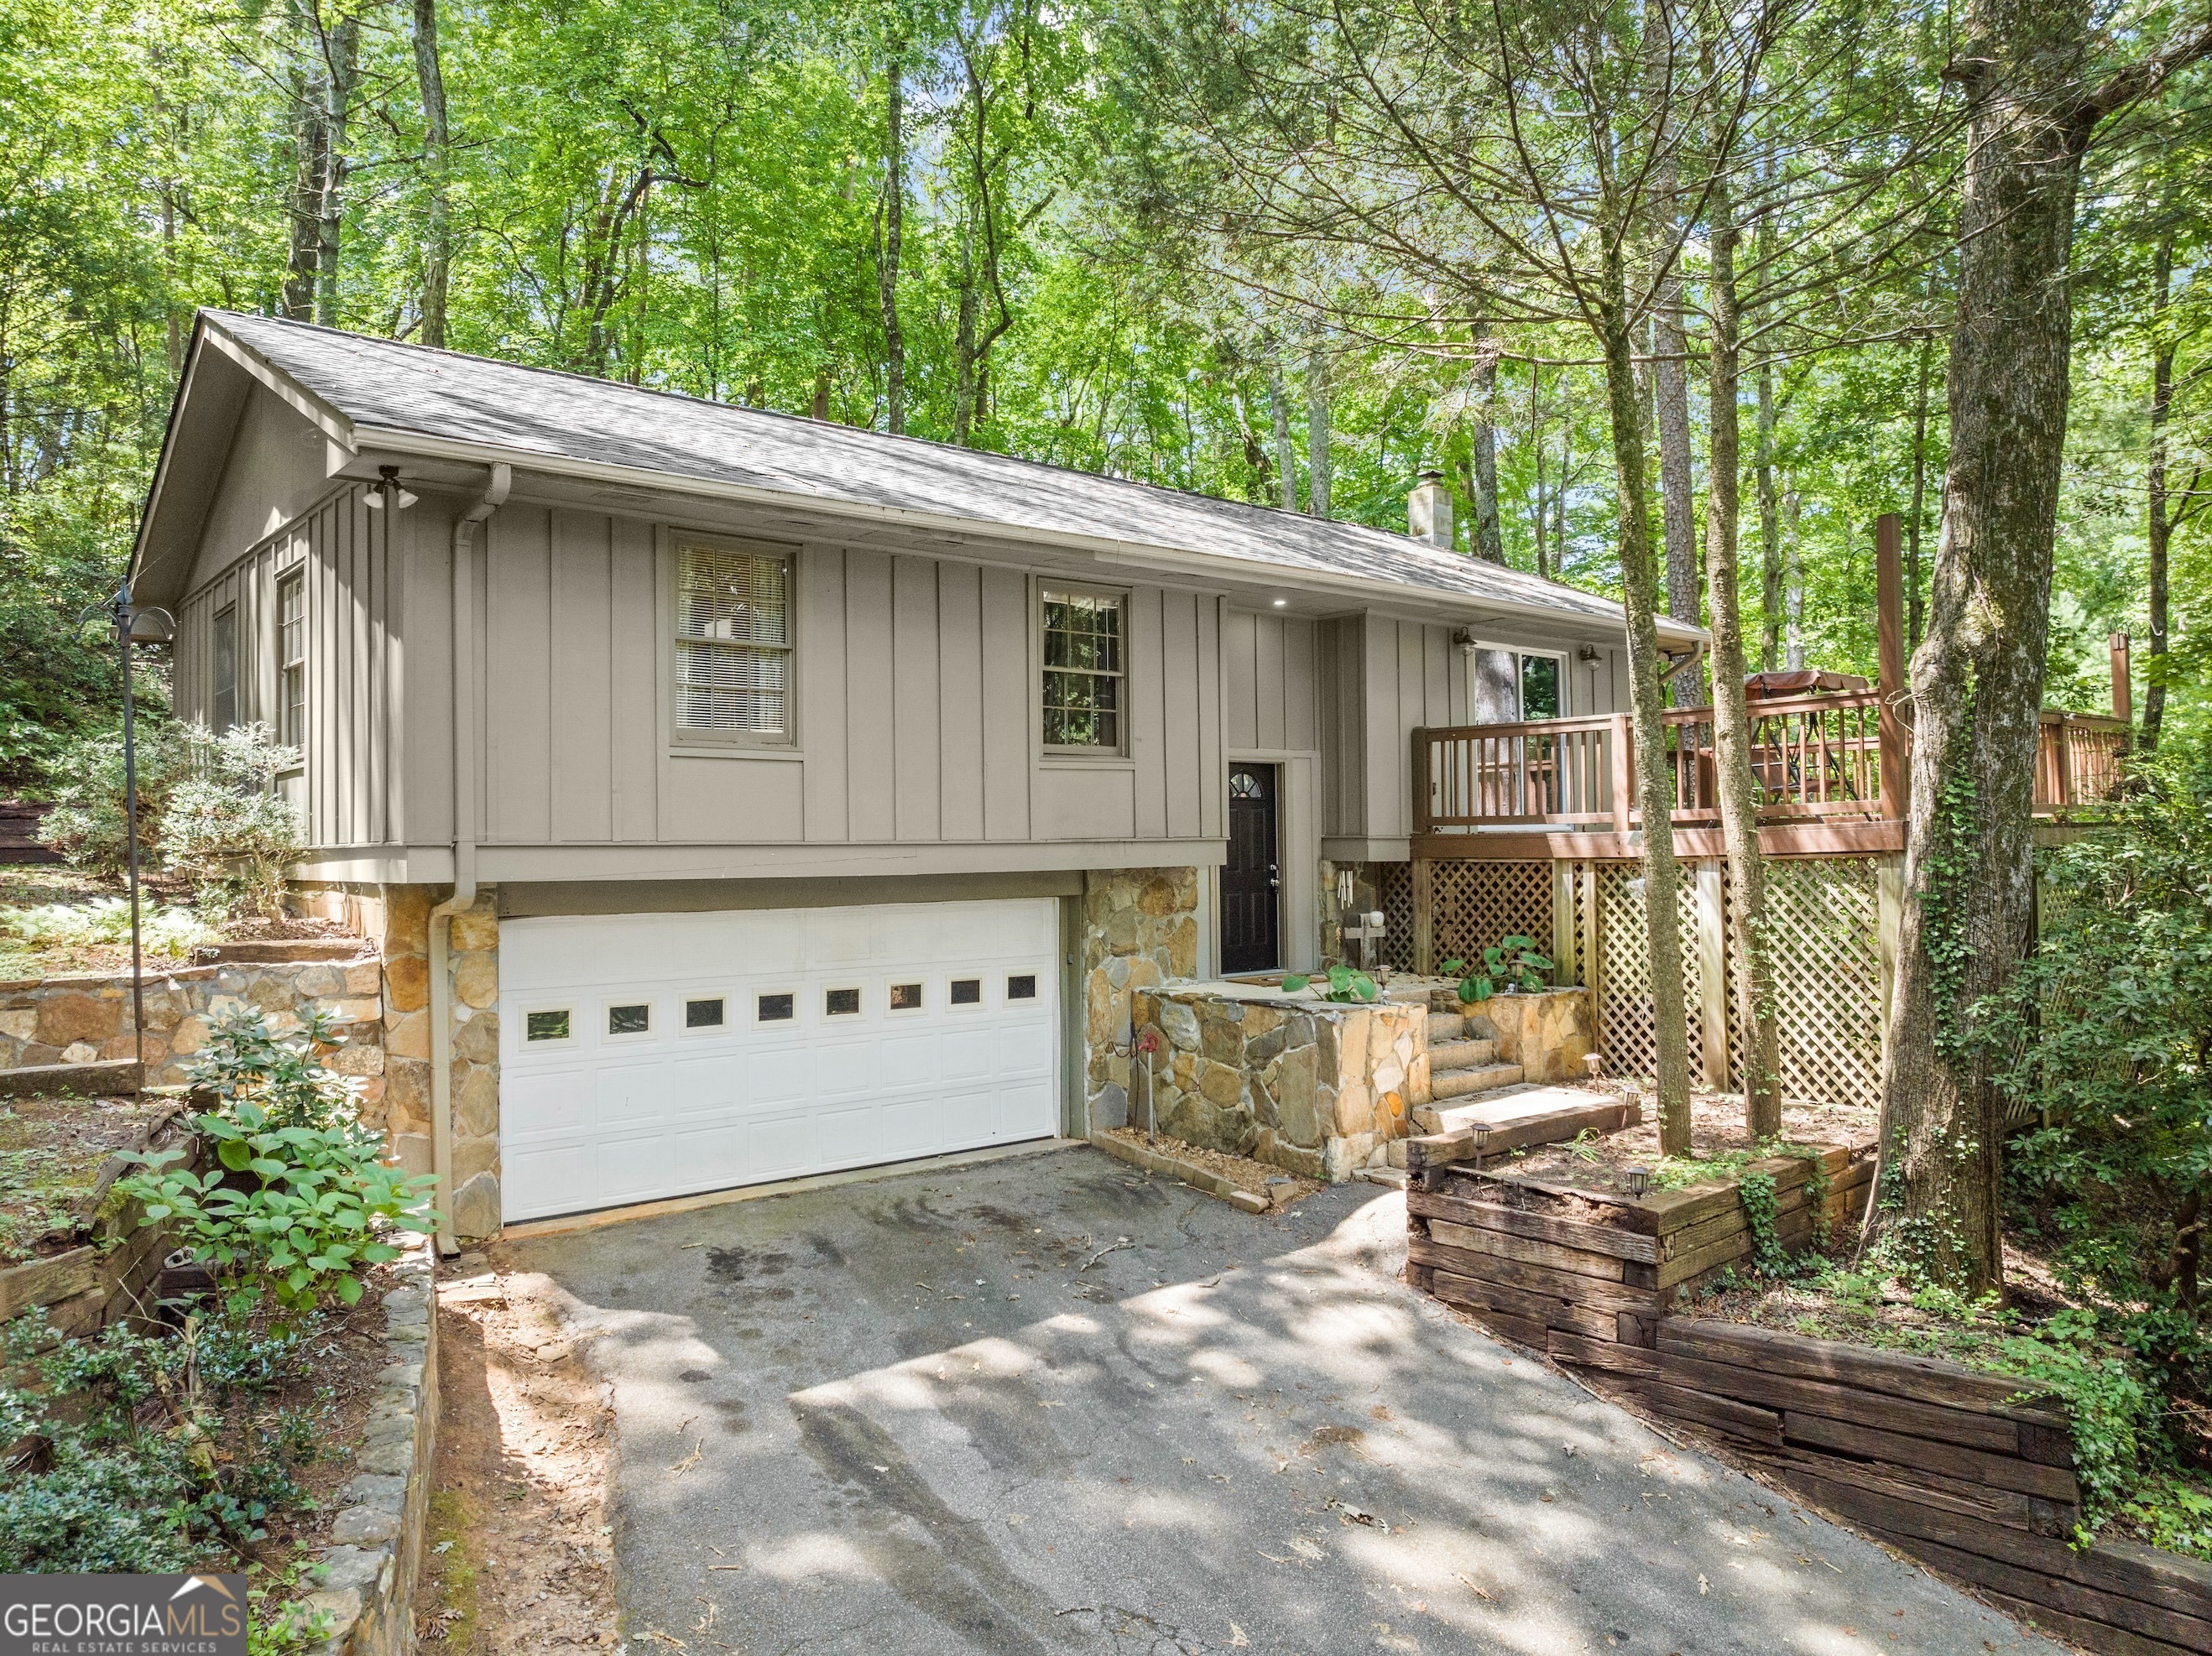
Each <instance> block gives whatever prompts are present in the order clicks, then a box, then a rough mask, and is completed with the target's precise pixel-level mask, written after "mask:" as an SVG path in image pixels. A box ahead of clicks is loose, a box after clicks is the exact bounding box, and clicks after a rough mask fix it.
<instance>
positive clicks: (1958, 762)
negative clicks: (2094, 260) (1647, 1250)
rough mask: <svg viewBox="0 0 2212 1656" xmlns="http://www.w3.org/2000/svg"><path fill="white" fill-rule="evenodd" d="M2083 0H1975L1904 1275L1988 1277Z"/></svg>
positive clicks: (1917, 742)
mask: <svg viewBox="0 0 2212 1656" xmlns="http://www.w3.org/2000/svg"><path fill="white" fill-rule="evenodd" d="M2087 32H2088V9H2087V5H2086V4H2085V3H2082V0H1970V3H1969V5H1968V7H1967V10H1966V19H1965V29H1964V34H1965V39H1963V40H1962V41H1961V43H1960V52H1959V55H1958V57H1957V58H1956V59H1955V60H1954V62H1955V63H1956V64H1958V65H1959V67H1958V68H1957V69H1956V70H1954V71H1953V72H1954V74H1956V75H1958V76H1960V78H1961V79H1963V81H1964V82H1965V85H1966V99H1967V120H1968V126H1967V131H1966V144H1965V149H1964V154H1965V156H1966V174H1965V181H1964V185H1963V189H1962V192H1961V197H1962V198H1961V202H1960V215H1959V226H1958V242H1959V298H1958V310H1957V319H1956V324H1955V327H1954V332H1953V334H1952V337H1951V355H1950V367H1949V387H1948V389H1949V401H1950V412H1951V452H1950V463H1949V468H1948V476H1947V479H1946V486H1945V490H1944V500H1943V532H1942V540H1941V541H1940V542H1939V543H1938V545H1937V547H1936V570H1935V583H1934V587H1933V590H1932V591H1931V592H1930V595H1929V616H1928V635H1927V637H1926V639H1925V640H1923V643H1922V644H1921V646H1920V648H1919V650H1918V651H1917V652H1916V654H1915V655H1914V658H1913V674H1912V701H1913V711H1914V721H1913V747H1912V811H1911V827H1910V829H1909V832H1908V836H1907V839H1906V842H1905V905H1904V916H1903V926H1902V929H1901V931H1900V934H1899V951H1898V972H1897V982H1896V989H1895V998H1894V1003H1893V1023H1892V1029H1891V1036H1890V1046H1889V1055H1888V1062H1887V1065H1886V1066H1885V1072H1884V1074H1883V1077H1882V1103H1881V1146H1882V1155H1883V1159H1884V1165H1883V1168H1882V1180H1881V1188H1880V1190H1879V1192H1878V1193H1877V1200H1876V1204H1875V1213H1874V1220H1875V1229H1876V1234H1877V1235H1878V1236H1879V1237H1880V1239H1881V1242H1882V1244H1883V1246H1884V1247H1885V1249H1886V1250H1887V1253H1888V1255H1889V1257H1890V1259H1892V1260H1893V1264H1894V1265H1895V1266H1896V1267H1897V1268H1898V1269H1900V1270H1903V1271H1908V1272H1917V1273H1921V1274H1923V1275H1924V1276H1925V1277H1927V1278H1928V1279H1929V1280H1931V1281H1934V1282H1937V1283H1942V1284H1944V1285H1946V1286H1948V1287H1950V1288H1953V1289H1957V1290H1958V1291H1960V1292H1961V1293H1965V1294H1968V1295H1980V1294H1982V1293H1984V1292H1987V1291H1989V1290H1990V1289H1995V1288H1997V1287H1998V1286H2000V1285H2001V1283H2002V1276H2003V1254H2002V1246H2001V1243H2000V1239H1999V1235H1998V1228H1997V1225H1998V1186H1997V1174H1998V1165H1999V1149H2000V1145H1999V1137H2000V1131H2001V1128H2002V1115H2001V1103H2000V1099H1999V1095H1998V1093H1997V1090H1996V1087H1995V1086H1994V1085H1993V1084H1992V1083H1991V1080H1990V1069H1991V1066H1992V1063H1993V1062H1994V1061H1995V1060H1996V1054H1994V1053H1992V1052H1990V1050H1989V1049H1988V1046H1987V1044H1986V1042H1985V1041H1984V1040H1980V1039H1978V1037H1977V1031H1976V1027H1975V1017H1976V1007H1977V1004H1978V1003H1979V1002H1980V1001H1982V1000H1983V999H1984V997H1987V996H1990V995H1993V994H1996V993H1998V992H2002V991H2003V990H2004V989H2006V988H2007V987H2008V986H2009V985H2010V983H2011V981H2012V979H2013V974H2014V972H2015V968H2017V966H2018V964H2019V962H2020V961H2021V957H2022V956H2023V955H2026V953H2027V949H2028V948H2029V945H2030V943H2031V941H2032V936H2031V930H2030V928H2031V925H2032V920H2033V910H2032V908H2031V907H2030V901H2031V897H2032V894H2033V883H2034V864H2033V850H2034V839H2033V799H2034V777H2035V750H2036V734H2037V731H2036V727H2037V716H2038V713H2039V709H2040V707H2041V706H2042V701H2043V668H2044V650H2045V642H2046V637H2047V634H2048V630H2049V623H2050V604H2051V550H2052V544H2053V541H2054V538H2055V537H2056V532H2057V509H2058V485H2059V476H2060V468H2061V464H2062V461H2063V451H2064V447H2065V440H2066V405H2067V397H2068V392H2069V375H2068V345H2069V338H2070V334H2071V329H2072V313H2071V306H2070V302H2069V293H2068V286H2067V264H2068V257H2069V250H2070V246H2071V243H2072V239H2073V228H2074V207H2075V188H2076V185H2077V183H2078V180H2079V178H2080V174H2081V157H2082V154H2083V151H2084V150H2085V149H2086V148H2087V136H2088V130H2089V129H2090V127H2091V126H2092V125H2093V122H2092V121H2090V120H2087V119H2085V118H2082V117H2081V115H2080V114H2079V113H2078V108H2079V105H2078V102H2077V100H2079V99H2080V98H2081V81H2080V77H2081V72H2082V67H2083V59H2084V58H2085V56H2086V49H2087Z"/></svg>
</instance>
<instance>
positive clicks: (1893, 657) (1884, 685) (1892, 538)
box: [1874, 512, 1911, 822]
mask: <svg viewBox="0 0 2212 1656" xmlns="http://www.w3.org/2000/svg"><path fill="white" fill-rule="evenodd" d="M1874 590H1875V646H1876V650H1877V655H1878V661H1879V664H1880V669H1881V677H1880V680H1879V682H1878V688H1879V692H1880V696H1881V701H1880V705H1879V707H1877V709H1876V715H1875V716H1876V725H1875V731H1876V739H1877V741H1878V742H1879V743H1880V746H1881V814H1882V815H1883V816H1885V817H1889V818H1892V819H1894V820H1896V821H1899V822H1901V821H1903V820H1905V817H1906V816H1909V815H1910V814H1911V812H1910V810H1909V804H1910V801H1909V798H1908V795H1907V792H1906V789H1907V784H1906V781H1905V777H1906V774H1907V770H1906V764H1905V756H1906V751H1907V749H1906V746H1905V743H1906V740H1907V738H1906V735H1905V706H1904V699H1905V688H1906V687H1905V567H1904V557H1903V548H1902V545H1901V543H1900V537H1899V529H1898V523H1897V513H1894V512H1885V513H1882V514H1881V516H1880V517H1879V518H1876V519H1875V520H1874Z"/></svg>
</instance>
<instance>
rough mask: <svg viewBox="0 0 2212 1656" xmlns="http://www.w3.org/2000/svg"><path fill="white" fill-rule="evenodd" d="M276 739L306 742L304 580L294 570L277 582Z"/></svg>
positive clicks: (294, 743)
mask: <svg viewBox="0 0 2212 1656" xmlns="http://www.w3.org/2000/svg"><path fill="white" fill-rule="evenodd" d="M276 661H277V676H276V690H277V695H276V739H277V740H278V741H279V742H281V743H283V744H284V745H285V746H286V747H288V748H304V747H305V746H306V745H307V580H306V579H305V577H304V574H303V573H302V572H301V571H299V570H295V571H293V573H290V574H289V575H287V576H285V577H284V578H283V579H282V580H280V581H278V582H277V583H276Z"/></svg>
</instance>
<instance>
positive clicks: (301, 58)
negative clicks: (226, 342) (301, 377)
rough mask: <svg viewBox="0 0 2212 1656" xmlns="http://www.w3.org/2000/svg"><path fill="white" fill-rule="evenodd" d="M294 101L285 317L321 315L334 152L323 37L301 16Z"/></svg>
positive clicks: (298, 318)
mask: <svg viewBox="0 0 2212 1656" xmlns="http://www.w3.org/2000/svg"><path fill="white" fill-rule="evenodd" d="M293 27H294V29H295V31H296V33H295V39H294V45H293V51H294V57H293V68H292V73H291V82H290V91H291V97H292V199H291V202H290V209H291V211H290V217H291V226H290V234H291V249H290V256H289V258H287V260H286V262H285V267H284V293H283V306H284V314H285V315H286V316H288V317H289V318H292V319H293V320H294V321H295V322H306V321H309V320H311V319H313V316H314V314H315V262H316V258H317V256H318V254H319V252H320V250H321V246H322V223H323V173H324V168H325V165H326V162H327V157H328V155H329V152H330V131H329V129H328V127H327V126H326V125H325V103H324V92H323V75H322V63H323V52H322V45H321V37H320V35H319V33H318V32H317V30H316V27H315V24H314V21H313V19H312V18H311V17H308V16H307V15H302V14H300V13H298V12H296V11H295V15H294V17H293Z"/></svg>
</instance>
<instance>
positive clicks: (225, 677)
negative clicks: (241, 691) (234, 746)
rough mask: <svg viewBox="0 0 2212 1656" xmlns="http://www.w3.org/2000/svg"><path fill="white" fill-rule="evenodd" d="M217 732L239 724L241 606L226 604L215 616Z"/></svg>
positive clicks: (215, 718) (218, 734)
mask: <svg viewBox="0 0 2212 1656" xmlns="http://www.w3.org/2000/svg"><path fill="white" fill-rule="evenodd" d="M212 711H213V713H214V719H213V723H214V725H215V733H216V735H217V736H221V735H222V733H223V732H224V731H228V729H229V728H230V727H231V726H232V725H235V724H237V723H238V606H237V605H236V604H224V605H223V606H222V610H219V611H217V612H216V618H215V707H214V708H213V710H212Z"/></svg>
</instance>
